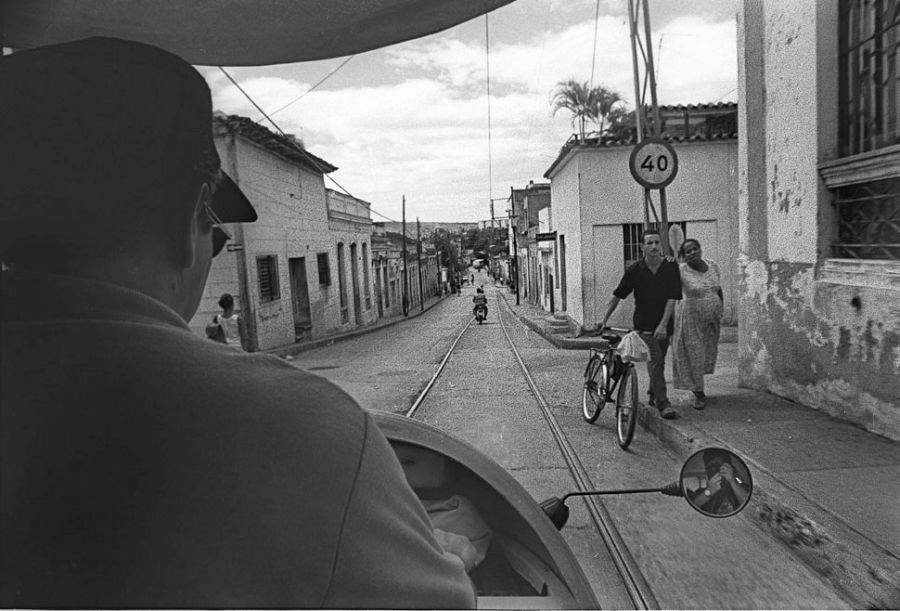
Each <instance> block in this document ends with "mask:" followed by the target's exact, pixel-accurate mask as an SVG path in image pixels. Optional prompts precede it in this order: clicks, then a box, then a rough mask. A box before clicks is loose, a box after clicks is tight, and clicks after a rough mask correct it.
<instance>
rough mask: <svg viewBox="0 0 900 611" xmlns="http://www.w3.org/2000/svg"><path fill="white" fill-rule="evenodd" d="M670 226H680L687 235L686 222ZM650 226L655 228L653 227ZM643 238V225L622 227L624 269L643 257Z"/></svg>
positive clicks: (673, 223)
mask: <svg viewBox="0 0 900 611" xmlns="http://www.w3.org/2000/svg"><path fill="white" fill-rule="evenodd" d="M672 225H681V231H682V232H684V234H685V235H687V222H686V221H675V222H670V223H669V227H671V226H672ZM651 226H652V227H655V225H651ZM643 237H644V224H643V223H627V224H625V225H622V244H623V245H624V247H625V253H624V254H625V257H624V259H625V269H628V268H629V267H631V265H632V263H634V262H635V261H637V260H639V259H640V258H642V257H643V256H644V253H643V251H642V250H641V246H643V241H642V238H643Z"/></svg>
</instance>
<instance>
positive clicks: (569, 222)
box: [550, 158, 585, 326]
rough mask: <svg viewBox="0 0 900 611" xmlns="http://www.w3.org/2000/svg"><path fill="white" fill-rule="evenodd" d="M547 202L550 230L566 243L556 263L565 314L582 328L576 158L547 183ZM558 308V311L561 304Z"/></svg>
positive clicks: (579, 220)
mask: <svg viewBox="0 0 900 611" xmlns="http://www.w3.org/2000/svg"><path fill="white" fill-rule="evenodd" d="M550 201H551V202H552V203H551V206H552V207H553V228H554V229H555V230H556V234H557V236H560V235H562V236H565V240H566V255H565V260H564V261H563V260H561V261H560V262H559V263H560V265H561V266H562V265H564V266H565V268H566V269H565V280H566V303H565V313H566V315H567V316H568V317H569V318H570V319H571V320H572V321H574V322H576V323H577V324H579V325H582V326H583V325H584V322H583V321H584V320H585V317H584V278H583V277H582V273H581V269H582V265H583V263H582V258H583V256H584V255H583V252H582V251H583V249H582V235H581V204H580V201H579V184H578V159H577V158H576V159H573V160H572V161H571V162H570V163H568V164H567V165H566V166H564V167H563V168H562V169H561V170H560V172H559V173H558V174H556V175H555V176H554V177H553V180H551V181H550ZM557 239H558V238H557ZM560 307H561V309H562V304H560Z"/></svg>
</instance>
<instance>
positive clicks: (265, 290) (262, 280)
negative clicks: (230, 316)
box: [191, 113, 364, 350]
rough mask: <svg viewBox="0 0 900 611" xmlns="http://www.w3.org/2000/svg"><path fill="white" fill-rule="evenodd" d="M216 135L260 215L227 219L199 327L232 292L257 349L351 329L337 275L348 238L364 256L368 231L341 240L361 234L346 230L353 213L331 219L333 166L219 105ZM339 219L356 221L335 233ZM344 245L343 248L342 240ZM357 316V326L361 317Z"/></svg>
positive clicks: (224, 157) (230, 167)
mask: <svg viewBox="0 0 900 611" xmlns="http://www.w3.org/2000/svg"><path fill="white" fill-rule="evenodd" d="M213 135H214V142H215V145H216V149H217V151H218V153H219V157H220V158H221V159H222V166H223V168H224V169H225V171H227V172H228V173H229V175H230V176H231V177H232V178H233V179H234V180H235V182H237V183H238V185H239V186H240V187H241V189H242V190H243V191H244V193H245V194H246V195H247V197H248V198H249V199H250V201H251V202H252V203H253V206H254V208H256V211H257V213H258V215H259V219H258V220H257V221H256V222H255V223H247V224H238V225H231V226H229V230H230V232H231V234H232V236H233V239H232V240H231V241H230V242H229V244H228V246H227V248H226V251H225V252H223V253H222V254H220V255H219V257H217V258H216V259H215V260H214V261H213V265H212V269H211V271H210V279H209V281H208V283H207V287H206V290H205V293H204V296H203V299H202V301H201V304H200V308H199V310H198V313H197V315H196V316H195V317H194V319H193V320H192V321H191V326H192V328H194V329H195V330H196V331H197V332H199V333H202V332H203V328H204V326H205V325H206V324H207V323H208V322H209V320H211V318H212V316H213V315H214V314H216V313H218V311H219V309H218V305H217V303H216V302H217V301H218V298H219V295H220V294H221V293H223V292H229V293H232V294H233V295H234V296H235V301H236V310H237V311H238V312H239V314H240V315H241V317H242V318H243V319H244V322H245V329H246V331H247V334H248V338H247V340H248V341H247V344H248V347H249V348H250V349H251V350H265V349H268V348H275V347H278V346H285V345H289V344H292V343H295V342H297V341H302V340H305V339H315V338H320V337H326V336H329V335H333V334H335V333H339V332H341V331H342V330H345V329H347V328H348V322H347V321H346V320H344V319H345V314H344V309H343V308H342V305H341V293H340V283H339V282H338V280H339V279H340V278H341V277H343V276H342V275H340V274H339V272H340V269H339V267H340V265H341V263H340V261H341V258H340V257H339V255H343V256H344V259H343V260H344V261H345V264H346V265H347V266H348V267H349V266H350V265H351V262H350V261H351V259H350V258H349V257H350V245H352V244H357V245H358V247H357V255H358V257H362V252H361V251H362V243H363V242H364V240H363V239H362V238H359V237H354V238H353V239H352V241H350V242H348V243H345V242H344V241H343V240H345V239H346V236H347V235H350V234H352V235H354V236H358V235H362V234H363V233H364V232H357V231H355V230H354V231H350V230H349V229H348V227H350V225H352V224H353V220H352V219H351V220H350V221H346V219H337V220H335V221H331V220H330V219H329V212H328V200H327V197H326V190H325V183H324V177H325V174H327V173H329V172H332V171H334V170H335V169H336V167H335V166H333V165H331V164H330V163H328V162H327V161H325V160H323V159H321V158H319V157H316V156H315V155H312V154H311V153H309V152H308V151H306V150H305V149H303V147H302V144H301V143H299V142H298V141H297V140H295V139H294V138H292V137H290V136H287V137H286V136H283V135H280V134H275V133H273V132H271V131H269V130H268V129H266V128H264V127H262V126H260V125H257V124H256V123H254V122H253V121H251V120H250V119H247V118H244V117H239V116H235V115H231V116H225V115H222V114H221V113H217V114H216V116H215V117H214V121H213ZM342 221H345V222H348V223H350V225H347V226H342V227H341V230H340V231H339V232H338V234H337V235H336V234H335V233H333V232H332V226H333V225H334V224H335V223H340V222H342ZM357 224H359V223H357ZM342 244H344V248H345V249H346V250H344V252H341V250H342V249H341V248H339V247H340V246H341V245H342ZM358 265H359V263H358ZM350 274H351V272H350V271H347V272H346V275H347V276H349V275H350ZM360 294H363V293H360ZM350 295H352V293H349V292H348V293H347V296H348V298H350V297H349V296H350ZM348 303H350V302H348ZM348 307H351V306H348ZM348 311H352V310H348ZM351 320H352V322H353V324H355V321H356V319H355V318H353V319H351Z"/></svg>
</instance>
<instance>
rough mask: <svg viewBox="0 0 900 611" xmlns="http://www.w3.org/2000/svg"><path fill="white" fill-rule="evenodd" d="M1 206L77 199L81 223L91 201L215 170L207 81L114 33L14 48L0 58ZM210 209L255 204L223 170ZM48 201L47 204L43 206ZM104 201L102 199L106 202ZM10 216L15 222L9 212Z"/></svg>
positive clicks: (228, 218) (155, 189)
mask: <svg viewBox="0 0 900 611" xmlns="http://www.w3.org/2000/svg"><path fill="white" fill-rule="evenodd" d="M0 82H2V83H3V88H4V93H3V95H2V96H0V138H2V140H3V146H2V147H0V206H3V207H4V208H7V210H6V212H5V213H4V215H3V216H4V217H6V220H7V221H8V220H10V219H9V216H10V213H9V211H8V208H10V207H12V209H13V210H16V207H17V206H18V207H19V208H22V207H23V202H26V203H27V205H28V206H29V207H37V208H39V210H32V211H31V213H30V214H29V213H28V211H25V210H23V211H22V214H24V215H25V216H29V217H30V218H32V219H33V218H40V215H42V214H43V215H46V214H52V212H53V209H52V206H57V207H60V206H65V207H67V208H72V207H75V208H77V211H78V212H79V213H80V214H82V216H81V217H80V218H84V219H85V221H86V222H90V219H91V218H92V217H91V215H99V214H103V208H102V204H101V203H98V202H110V201H120V202H121V205H122V206H127V205H128V204H129V203H131V202H134V203H136V204H137V205H145V204H146V203H147V202H158V201H160V199H159V196H160V194H161V193H162V189H164V188H165V187H166V183H167V181H169V180H171V177H172V176H173V170H175V169H182V168H185V167H188V168H191V167H193V168H195V169H196V171H197V172H198V173H199V174H200V175H201V176H204V177H209V178H213V177H216V176H217V173H219V172H221V169H220V160H219V156H218V154H217V152H216V149H215V146H214V145H213V139H212V101H211V96H210V91H209V86H208V85H207V84H206V81H205V80H204V79H203V77H202V76H201V75H200V73H198V72H197V70H195V69H194V68H193V67H192V66H191V65H190V64H188V63H187V62H185V61H184V60H182V59H181V58H179V57H178V56H176V55H173V54H171V53H169V52H167V51H163V50H162V49H158V48H156V47H153V46H150V45H146V44H143V43H137V42H132V41H126V40H119V39H114V38H88V39H85V40H80V41H77V42H71V43H65V44H59V45H51V46H46V47H40V48H36V49H31V50H26V51H20V52H17V53H13V54H12V55H8V56H6V57H3V58H2V59H0ZM219 178H220V181H219V183H218V185H217V187H216V192H215V196H214V198H213V203H212V207H213V209H214V210H215V212H216V214H217V216H218V217H219V218H220V219H221V220H222V221H223V222H226V223H230V222H252V221H255V220H256V218H257V215H256V211H255V210H254V209H253V206H252V205H251V204H250V202H249V201H248V199H247V198H246V197H245V196H244V194H243V193H242V192H241V190H240V189H239V188H238V186H237V185H236V184H235V183H234V181H232V180H231V178H229V177H228V176H227V175H225V174H224V172H223V173H221V175H220V176H219ZM48 204H49V205H50V206H51V208H48V209H42V208H46V206H47V205H48ZM107 205H108V204H107ZM17 214H19V211H16V212H15V213H14V214H13V219H12V220H13V221H15V220H16V218H17V217H16V215H17Z"/></svg>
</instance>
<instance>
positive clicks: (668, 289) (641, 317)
mask: <svg viewBox="0 0 900 611" xmlns="http://www.w3.org/2000/svg"><path fill="white" fill-rule="evenodd" d="M641 242H642V249H643V251H644V256H643V258H641V259H640V260H638V261H636V262H635V263H633V264H632V265H631V266H630V267H629V268H628V269H627V270H625V275H623V276H622V279H621V280H620V281H619V285H618V286H617V287H616V289H615V290H614V291H613V296H612V297H611V298H610V300H609V305H608V306H607V309H606V316H604V317H603V322H602V323H601V324H600V327H601V329H602V328H603V327H605V326H606V323H607V321H608V320H609V317H610V316H612V313H613V312H614V311H615V309H616V307H617V306H618V305H619V302H620V301H621V300H623V299H625V298H626V297H628V296H629V295H630V294H631V293H632V292H633V293H634V317H633V325H634V329H635V330H636V331H638V332H641V339H643V340H644V343H646V344H647V348H648V349H649V350H650V360H649V361H647V373H648V374H649V376H650V405H655V406H656V408H657V409H658V410H659V413H660V416H662V417H663V418H666V419H671V418H676V417H677V416H678V413H677V412H676V411H675V409H674V408H673V407H672V404H671V403H670V402H669V397H668V393H667V390H666V378H665V364H666V352H667V351H668V349H669V338H671V337H672V334H673V332H674V326H675V325H674V321H673V317H672V314H673V312H674V309H675V302H676V301H678V300H680V299H681V276H680V274H679V272H678V265H677V264H676V263H675V262H674V261H669V260H667V259H665V258H663V253H662V243H661V241H660V236H659V231H658V230H656V229H648V230H646V231H645V232H644V235H643V237H642V239H641Z"/></svg>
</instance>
